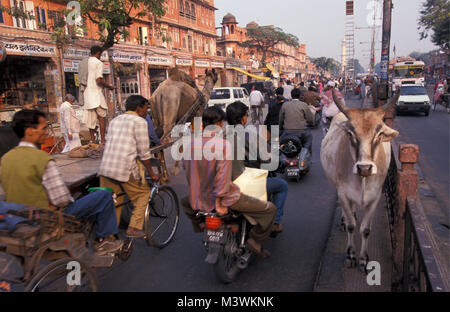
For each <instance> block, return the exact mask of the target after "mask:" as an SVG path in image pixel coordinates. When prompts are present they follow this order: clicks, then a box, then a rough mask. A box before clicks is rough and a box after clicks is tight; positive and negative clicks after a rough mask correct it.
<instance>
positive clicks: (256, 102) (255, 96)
mask: <svg viewBox="0 0 450 312" xmlns="http://www.w3.org/2000/svg"><path fill="white" fill-rule="evenodd" d="M249 101H250V109H251V111H252V123H253V124H254V125H260V124H261V123H262V121H261V120H262V106H263V104H264V96H263V95H262V93H261V92H260V91H258V90H256V88H255V86H252V92H250V97H249Z"/></svg>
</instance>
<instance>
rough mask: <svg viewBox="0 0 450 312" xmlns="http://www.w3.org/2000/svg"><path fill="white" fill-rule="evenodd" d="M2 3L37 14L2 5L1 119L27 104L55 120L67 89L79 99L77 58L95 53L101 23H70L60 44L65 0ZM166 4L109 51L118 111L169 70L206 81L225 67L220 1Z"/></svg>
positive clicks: (112, 103) (112, 102) (111, 99)
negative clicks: (220, 52) (17, 13)
mask: <svg viewBox="0 0 450 312" xmlns="http://www.w3.org/2000/svg"><path fill="white" fill-rule="evenodd" d="M0 1H1V4H2V6H4V7H14V6H16V7H20V8H22V9H25V10H26V11H28V12H30V13H31V14H32V15H33V16H34V19H30V20H28V19H22V18H14V17H11V16H9V15H8V14H6V12H1V11H0V45H1V46H2V51H3V50H4V51H5V52H6V55H7V56H6V59H5V60H4V61H3V62H1V63H0V81H1V82H0V114H2V115H1V117H2V118H1V119H2V120H7V119H8V118H10V117H11V116H12V115H13V114H14V111H15V110H17V109H21V108H23V107H37V108H39V109H42V110H44V111H46V112H48V113H50V114H51V116H53V117H55V118H56V112H57V111H58V105H60V104H61V103H62V102H63V98H64V95H65V94H66V93H71V94H73V95H75V96H76V97H78V90H79V83H78V64H79V62H80V61H81V60H82V59H83V58H85V57H88V56H89V54H90V47H91V46H93V45H101V43H100V42H99V41H98V40H96V38H98V28H97V27H96V25H95V24H94V23H92V22H91V21H89V20H83V21H82V22H83V23H84V25H85V26H86V27H85V29H84V30H83V28H81V27H79V28H77V27H75V28H67V29H66V33H67V34H68V35H70V36H71V40H69V42H67V43H66V44H65V45H64V46H63V47H60V48H59V47H58V46H57V45H56V43H55V41H54V39H53V38H52V33H51V29H52V26H54V25H57V24H60V23H64V15H63V13H62V10H64V9H65V8H66V4H65V2H64V1H62V2H61V1H58V0H33V1H22V0H0ZM165 9H166V14H165V15H164V16H163V17H162V18H160V19H158V23H156V24H155V23H154V22H153V21H152V20H151V19H149V18H146V17H142V18H135V19H134V23H133V25H131V26H130V27H129V29H128V31H129V34H130V35H129V36H128V38H119V42H118V43H116V44H115V45H114V46H113V47H112V48H110V49H108V50H107V51H105V52H104V53H103V55H102V58H101V60H102V61H103V62H104V65H105V66H104V67H105V71H104V78H105V79H106V80H107V81H108V82H109V83H113V84H115V86H116V90H115V92H109V91H108V92H106V94H105V95H106V98H107V102H108V106H109V108H110V109H109V114H110V115H111V116H112V115H113V114H114V112H115V111H116V109H123V108H124V102H125V100H126V98H127V97H128V96H130V95H133V94H141V95H143V96H144V97H147V98H148V97H150V96H151V93H152V92H153V91H154V90H155V89H156V88H157V87H158V85H159V84H160V83H161V82H162V81H164V80H165V79H166V78H167V71H168V69H169V68H172V67H178V68H180V69H181V70H183V71H185V72H186V73H188V74H189V75H191V76H192V77H193V78H194V79H196V81H197V83H198V85H199V86H201V85H202V84H203V78H204V74H205V69H211V68H219V69H220V68H225V62H224V58H223V57H217V56H216V38H217V36H216V31H215V11H216V8H215V7H214V1H213V0H188V1H184V0H167V1H166V3H165ZM116 104H117V105H118V106H120V108H119V107H117V106H116Z"/></svg>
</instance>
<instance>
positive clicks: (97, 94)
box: [83, 46, 114, 145]
mask: <svg viewBox="0 0 450 312" xmlns="http://www.w3.org/2000/svg"><path fill="white" fill-rule="evenodd" d="M102 52H103V51H102V48H101V47H99V46H93V47H92V48H91V57H90V58H89V60H88V78H87V85H86V90H85V91H84V94H83V96H84V108H85V110H86V111H85V123H86V125H87V127H88V128H89V132H90V134H91V140H94V138H95V128H96V127H97V122H98V123H99V125H100V137H101V143H102V144H103V145H104V144H105V127H106V125H105V117H106V114H107V112H108V106H107V105H106V99H105V96H104V94H103V88H108V89H110V90H114V87H113V86H112V85H110V84H107V83H106V81H105V80H104V79H103V63H102V61H100V56H101V55H102Z"/></svg>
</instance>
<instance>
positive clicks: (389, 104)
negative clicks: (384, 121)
mask: <svg viewBox="0 0 450 312" xmlns="http://www.w3.org/2000/svg"><path fill="white" fill-rule="evenodd" d="M400 95H401V89H399V90H398V91H397V93H396V94H395V96H394V97H393V98H391V99H390V100H389V101H388V102H387V104H385V105H383V110H384V111H387V110H389V108H390V107H393V106H394V105H395V103H397V102H398V99H399V98H400Z"/></svg>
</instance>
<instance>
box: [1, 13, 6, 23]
mask: <svg viewBox="0 0 450 312" xmlns="http://www.w3.org/2000/svg"><path fill="white" fill-rule="evenodd" d="M4 22H5V21H4V20H3V12H2V10H0V24H3V23H4Z"/></svg>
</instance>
